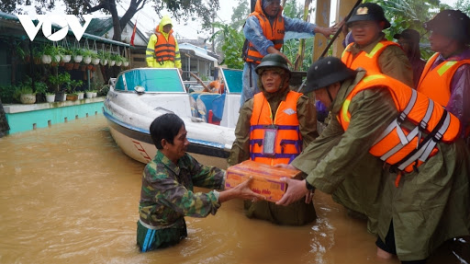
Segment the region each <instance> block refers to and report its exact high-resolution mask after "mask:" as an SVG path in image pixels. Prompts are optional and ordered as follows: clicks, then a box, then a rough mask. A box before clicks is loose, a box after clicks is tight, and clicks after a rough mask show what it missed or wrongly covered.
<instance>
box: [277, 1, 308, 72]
mask: <svg viewBox="0 0 470 264" xmlns="http://www.w3.org/2000/svg"><path fill="white" fill-rule="evenodd" d="M283 1H285V0H283ZM311 2H312V0H305V4H304V17H303V19H304V21H309V20H310V15H309V14H310V12H309V10H308V8H309V6H310V3H311ZM304 55H305V39H301V40H300V43H299V52H298V54H297V58H296V60H295V65H294V70H295V71H298V70H299V69H300V68H302V64H303V61H304Z"/></svg>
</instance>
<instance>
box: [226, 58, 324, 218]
mask: <svg viewBox="0 0 470 264" xmlns="http://www.w3.org/2000/svg"><path fill="white" fill-rule="evenodd" d="M256 73H257V74H258V75H259V76H260V78H259V80H258V87H260V90H261V92H260V93H258V94H256V95H255V96H254V97H253V98H252V99H250V100H248V101H246V102H245V103H244V104H243V106H242V108H241V109H240V114H239V118H238V122H237V125H236V128H235V141H234V142H233V145H232V149H231V151H230V155H229V157H228V160H227V163H228V165H230V166H231V165H235V164H238V163H240V162H242V161H245V160H248V159H250V160H253V161H256V162H261V163H265V164H269V165H276V164H288V163H289V162H290V161H292V160H293V159H294V158H295V157H296V156H297V155H298V154H299V153H300V152H301V151H302V149H303V147H305V146H307V145H308V144H309V143H310V142H312V141H313V140H314V139H315V138H316V137H317V136H318V133H317V126H316V120H317V119H316V111H315V107H314V105H313V103H312V101H311V99H310V98H309V97H306V96H303V95H302V94H301V93H297V92H294V91H291V90H290V89H289V79H290V76H291V71H290V70H289V67H288V65H287V61H286V59H285V58H284V57H283V56H281V55H279V54H268V55H266V56H264V58H263V59H262V60H261V63H260V64H259V65H258V66H257V67H256ZM307 199H308V200H306V201H305V202H304V201H299V202H297V203H295V204H292V205H290V206H288V207H283V206H278V205H276V204H274V203H272V202H267V201H259V202H256V203H252V202H251V201H245V202H244V208H245V215H246V216H247V217H249V218H257V219H262V220H267V221H270V222H272V223H276V224H281V225H303V224H306V223H309V222H311V221H313V220H315V219H316V213H315V208H314V206H313V204H311V203H310V202H311V197H310V196H308V197H307ZM307 202H308V203H307Z"/></svg>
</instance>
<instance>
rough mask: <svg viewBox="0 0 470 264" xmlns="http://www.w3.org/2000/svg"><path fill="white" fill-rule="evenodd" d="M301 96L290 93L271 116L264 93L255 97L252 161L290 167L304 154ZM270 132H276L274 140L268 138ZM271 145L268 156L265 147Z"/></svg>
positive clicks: (251, 136) (251, 125)
mask: <svg viewBox="0 0 470 264" xmlns="http://www.w3.org/2000/svg"><path fill="white" fill-rule="evenodd" d="M301 96H302V94H301V93H297V92H293V91H289V93H288V94H287V97H286V100H285V101H281V103H280V104H279V107H278V108H277V110H276V115H275V116H274V118H273V116H272V111H271V107H270V106H269V102H268V100H266V97H265V96H264V94H263V93H258V94H255V96H254V97H253V100H254V101H253V112H252V115H251V119H250V159H251V160H253V161H256V162H261V163H265V164H269V165H276V164H289V163H290V162H291V161H292V160H293V159H294V158H295V157H297V156H298V155H299V154H300V152H301V151H302V135H301V133H300V128H299V119H298V116H297V101H298V100H299V98H300V97H301ZM267 130H274V131H275V133H274V134H272V135H275V138H265V136H266V135H267V132H266V131H267ZM268 144H270V145H271V146H273V147H272V149H273V150H274V151H273V153H270V154H266V153H265V152H264V150H263V147H265V145H268Z"/></svg>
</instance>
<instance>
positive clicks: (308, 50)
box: [281, 0, 313, 71]
mask: <svg viewBox="0 0 470 264" xmlns="http://www.w3.org/2000/svg"><path fill="white" fill-rule="evenodd" d="M284 15H285V16H287V17H290V18H296V19H301V20H303V16H304V10H303V6H302V5H301V4H300V3H297V1H296V0H294V1H289V2H287V3H286V5H285V7H284ZM301 41H303V42H305V43H304V45H303V46H304V47H305V50H304V56H303V57H302V58H300V57H299V58H298V56H299V54H300V53H299V48H300V44H301ZM281 52H282V53H284V54H285V55H286V56H287V58H289V60H290V61H291V62H292V63H295V61H296V60H298V59H299V60H302V63H301V65H302V67H301V68H299V69H297V70H300V71H306V70H307V69H308V68H309V67H310V65H311V64H312V56H311V54H312V53H313V38H308V39H303V40H299V39H290V40H287V41H286V42H285V43H284V45H283V46H282V50H281ZM305 55H306V56H305Z"/></svg>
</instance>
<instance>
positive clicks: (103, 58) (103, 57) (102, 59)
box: [98, 51, 111, 66]
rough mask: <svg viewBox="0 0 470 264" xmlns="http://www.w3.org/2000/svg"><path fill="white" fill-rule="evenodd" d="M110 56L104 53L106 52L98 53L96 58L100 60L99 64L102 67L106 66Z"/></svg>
mask: <svg viewBox="0 0 470 264" xmlns="http://www.w3.org/2000/svg"><path fill="white" fill-rule="evenodd" d="M110 56H111V54H110V53H109V52H106V51H100V52H98V58H100V64H101V65H103V66H105V65H106V64H108V61H109V58H110Z"/></svg>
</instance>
